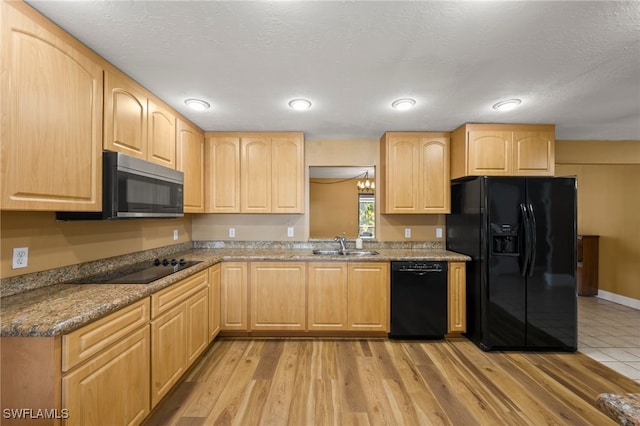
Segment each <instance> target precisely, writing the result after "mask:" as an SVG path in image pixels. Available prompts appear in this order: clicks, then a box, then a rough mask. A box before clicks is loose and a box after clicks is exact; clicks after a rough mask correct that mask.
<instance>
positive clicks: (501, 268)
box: [481, 178, 527, 349]
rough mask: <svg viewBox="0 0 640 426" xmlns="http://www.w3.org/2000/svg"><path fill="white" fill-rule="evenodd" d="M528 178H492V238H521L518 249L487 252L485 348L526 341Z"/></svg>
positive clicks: (489, 185)
mask: <svg viewBox="0 0 640 426" xmlns="http://www.w3.org/2000/svg"><path fill="white" fill-rule="evenodd" d="M525 182H526V181H525V179H521V178H489V179H486V180H485V184H486V186H487V197H486V198H485V202H486V203H487V209H486V211H487V216H486V218H487V221H488V225H489V226H488V229H489V238H490V241H495V239H496V238H500V237H501V235H504V234H509V233H511V234H512V238H514V239H515V240H517V241H518V242H517V243H515V242H514V243H513V244H512V246H513V247H517V250H515V251H514V250H512V251H511V252H504V253H499V252H496V251H495V250H493V251H490V252H489V256H487V261H486V262H487V278H486V298H487V299H486V312H485V315H486V329H485V330H484V333H483V338H482V341H481V347H482V348H483V349H492V348H495V347H500V348H519V347H524V346H525V343H526V326H525V325H526V299H525V295H526V279H525V278H524V277H523V276H522V264H523V259H522V258H523V257H524V254H525V252H526V249H527V247H526V245H525V244H526V241H527V239H526V238H525V232H524V229H525V227H524V218H523V216H522V213H521V210H520V208H519V206H520V204H523V203H525V202H526V192H525V191H526V185H525Z"/></svg>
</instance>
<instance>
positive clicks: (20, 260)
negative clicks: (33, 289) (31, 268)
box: [11, 247, 29, 269]
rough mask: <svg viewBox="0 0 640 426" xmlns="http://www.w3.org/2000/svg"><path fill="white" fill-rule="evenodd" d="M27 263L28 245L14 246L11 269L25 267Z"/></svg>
mask: <svg viewBox="0 0 640 426" xmlns="http://www.w3.org/2000/svg"><path fill="white" fill-rule="evenodd" d="M28 264H29V247H14V248H13V262H12V264H11V268H12V269H19V268H26V267H27V265H28Z"/></svg>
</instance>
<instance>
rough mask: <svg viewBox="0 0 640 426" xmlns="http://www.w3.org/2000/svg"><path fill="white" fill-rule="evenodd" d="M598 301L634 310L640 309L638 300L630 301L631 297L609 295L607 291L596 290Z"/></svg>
mask: <svg viewBox="0 0 640 426" xmlns="http://www.w3.org/2000/svg"><path fill="white" fill-rule="evenodd" d="M597 297H599V298H600V299H604V300H608V301H609V302H614V303H619V304H620V305H624V306H628V307H630V308H634V309H640V300H638V299H632V298H631V297H627V296H622V295H620V294H616V293H611V292H609V291H604V290H598V296H597Z"/></svg>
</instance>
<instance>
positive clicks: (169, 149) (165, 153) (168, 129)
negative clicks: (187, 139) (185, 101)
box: [147, 99, 176, 169]
mask: <svg viewBox="0 0 640 426" xmlns="http://www.w3.org/2000/svg"><path fill="white" fill-rule="evenodd" d="M148 106H149V108H148V110H147V119H148V131H147V136H148V138H149V139H148V141H147V160H149V161H151V162H154V163H156V164H160V165H162V166H165V167H169V168H170V169H175V168H176V116H175V115H174V114H173V112H172V110H171V109H169V108H167V107H165V106H163V105H162V104H160V103H159V102H154V101H153V100H151V99H149V103H148Z"/></svg>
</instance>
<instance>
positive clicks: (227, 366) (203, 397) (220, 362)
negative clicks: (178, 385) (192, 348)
mask: <svg viewBox="0 0 640 426" xmlns="http://www.w3.org/2000/svg"><path fill="white" fill-rule="evenodd" d="M249 344H250V342H248V341H241V340H238V341H233V340H227V341H224V344H223V345H220V346H219V347H216V348H214V350H213V351H212V350H209V351H208V352H207V354H206V356H205V357H203V359H202V360H200V361H199V364H205V365H207V368H204V369H202V374H200V375H197V376H193V380H197V381H198V382H200V383H202V386H201V391H200V392H199V393H198V394H197V395H196V397H195V398H193V399H191V400H190V401H189V402H188V404H187V407H186V408H185V410H184V415H185V416H188V417H207V416H208V415H209V413H210V412H211V410H212V409H213V406H214V405H215V403H216V401H217V400H218V398H219V397H220V395H222V393H223V392H224V391H225V389H226V387H227V384H228V383H229V380H230V379H231V375H232V374H233V372H234V371H235V369H236V366H237V365H238V363H239V362H240V361H241V359H242V356H243V354H244V352H245V351H246V350H247V347H249ZM217 350H221V351H224V356H223V358H221V359H217V358H215V357H214V356H213V352H215V351H217ZM209 356H211V358H209ZM210 359H213V360H215V361H216V362H215V363H212V365H208V364H209V362H208V361H209V360H210Z"/></svg>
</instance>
